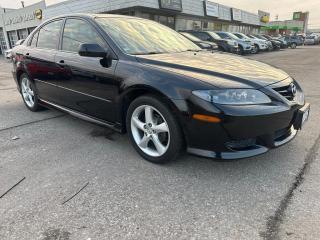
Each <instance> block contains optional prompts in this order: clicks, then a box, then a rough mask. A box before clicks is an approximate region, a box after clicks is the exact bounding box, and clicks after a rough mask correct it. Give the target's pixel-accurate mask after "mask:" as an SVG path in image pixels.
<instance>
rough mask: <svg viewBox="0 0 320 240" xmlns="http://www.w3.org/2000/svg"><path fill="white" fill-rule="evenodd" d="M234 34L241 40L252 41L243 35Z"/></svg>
mask: <svg viewBox="0 0 320 240" xmlns="http://www.w3.org/2000/svg"><path fill="white" fill-rule="evenodd" d="M234 34H235V35H236V36H237V37H239V38H241V39H245V40H250V38H249V37H248V36H246V35H244V34H243V33H234Z"/></svg>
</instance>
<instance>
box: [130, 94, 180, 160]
mask: <svg viewBox="0 0 320 240" xmlns="http://www.w3.org/2000/svg"><path fill="white" fill-rule="evenodd" d="M126 125H127V130H128V133H129V136H130V140H131V142H132V144H133V146H134V148H135V149H136V151H137V152H138V153H139V154H140V155H141V156H142V157H143V158H144V159H146V160H148V161H150V162H153V163H165V162H167V161H170V160H174V159H175V158H177V157H178V156H179V154H180V152H181V150H182V146H183V137H182V133H181V130H180V127H179V125H178V123H177V121H176V119H175V118H174V116H173V115H172V113H171V112H170V110H169V108H168V107H167V105H166V104H164V103H163V102H161V101H160V100H158V99H157V98H155V97H154V96H142V97H139V98H137V99H136V100H134V101H133V102H132V103H131V105H130V106H129V109H128V113H127V118H126Z"/></svg>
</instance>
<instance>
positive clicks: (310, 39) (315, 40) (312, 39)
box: [304, 36, 320, 45]
mask: <svg viewBox="0 0 320 240" xmlns="http://www.w3.org/2000/svg"><path fill="white" fill-rule="evenodd" d="M319 43H320V38H319V37H317V36H307V37H306V39H305V40H304V44H305V45H319Z"/></svg>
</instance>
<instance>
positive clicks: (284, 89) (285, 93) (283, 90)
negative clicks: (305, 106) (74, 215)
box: [273, 85, 294, 101]
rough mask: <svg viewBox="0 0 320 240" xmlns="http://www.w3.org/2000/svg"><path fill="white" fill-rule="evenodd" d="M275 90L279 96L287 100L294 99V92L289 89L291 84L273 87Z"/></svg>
mask: <svg viewBox="0 0 320 240" xmlns="http://www.w3.org/2000/svg"><path fill="white" fill-rule="evenodd" d="M273 90H275V91H276V92H278V93H279V94H280V95H281V96H283V97H285V98H286V99H288V100H289V101H293V100H294V94H293V92H292V90H291V86H290V85H288V86H284V87H279V88H273Z"/></svg>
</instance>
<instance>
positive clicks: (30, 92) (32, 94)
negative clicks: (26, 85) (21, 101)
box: [29, 89, 34, 97]
mask: <svg viewBox="0 0 320 240" xmlns="http://www.w3.org/2000/svg"><path fill="white" fill-rule="evenodd" d="M29 94H30V95H31V96H32V97H34V92H33V91H32V90H31V89H29Z"/></svg>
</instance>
